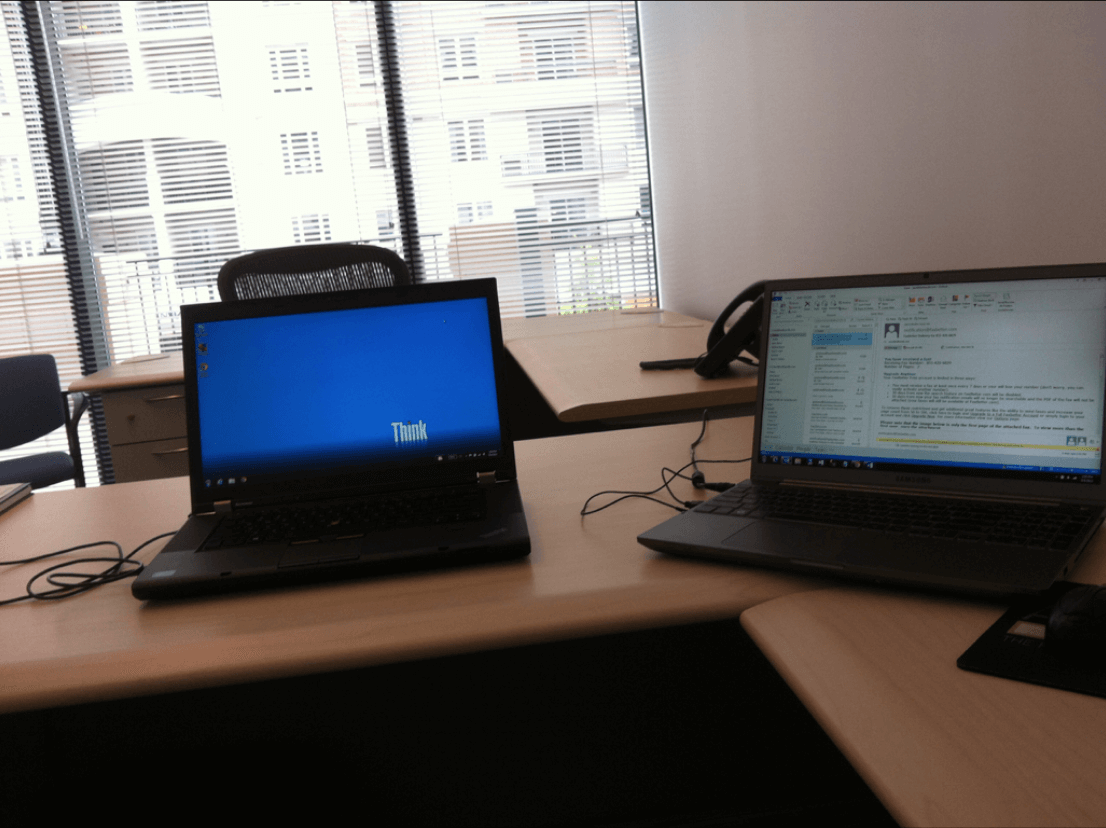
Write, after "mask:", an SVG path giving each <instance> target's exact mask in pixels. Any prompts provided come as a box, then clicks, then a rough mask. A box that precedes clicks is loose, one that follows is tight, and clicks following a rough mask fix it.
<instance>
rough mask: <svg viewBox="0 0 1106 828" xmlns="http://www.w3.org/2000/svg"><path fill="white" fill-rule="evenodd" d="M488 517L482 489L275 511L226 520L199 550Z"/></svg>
mask: <svg viewBox="0 0 1106 828" xmlns="http://www.w3.org/2000/svg"><path fill="white" fill-rule="evenodd" d="M486 514H487V501H486V498H485V496H484V492H483V491H481V490H479V489H440V490H434V491H429V492H407V493H403V494H398V495H389V496H386V497H374V498H371V499H358V500H342V501H336V502H333V503H318V504H309V505H295V506H284V507H274V508H268V509H258V510H251V511H246V512H241V513H237V514H230V515H227V516H226V517H225V518H224V519H223V520H222V521H221V522H220V523H219V525H218V526H217V527H216V529H215V531H214V532H213V533H212V534H211V535H210V536H209V537H208V539H207V541H206V542H205V543H204V545H203V546H202V547H200V548H201V550H206V549H221V548H224V547H230V546H249V545H252V544H258V543H281V542H286V543H289V544H293V545H295V544H308V543H318V542H319V541H327V540H346V539H351V538H360V537H363V536H365V535H366V534H368V533H370V532H380V531H385V530H388V529H399V528H405V527H412V526H434V525H439V524H446V523H464V522H467V521H474V520H482V519H483V518H484V517H485V515H486Z"/></svg>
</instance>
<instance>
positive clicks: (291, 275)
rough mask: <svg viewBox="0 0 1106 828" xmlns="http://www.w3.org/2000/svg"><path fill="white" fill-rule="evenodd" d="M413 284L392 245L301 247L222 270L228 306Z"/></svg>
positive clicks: (260, 254)
mask: <svg viewBox="0 0 1106 828" xmlns="http://www.w3.org/2000/svg"><path fill="white" fill-rule="evenodd" d="M411 283H412V279H411V274H410V272H409V271H408V270H407V265H406V264H405V263H404V261H403V259H401V258H400V257H399V254H397V253H395V252H394V251H392V250H389V249H388V248H386V247H374V246H372V245H367V244H311V245H296V246H295V247H278V248H275V249H272V250H259V251H257V252H256V253H247V254H246V255H244V256H239V257H238V258H236V259H231V260H230V261H229V262H227V263H226V264H224V265H223V266H222V268H221V269H220V270H219V298H220V299H222V300H223V301H224V302H225V301H227V300H230V299H256V298H258V297H261V296H295V295H298V294H304V293H325V292H327V291H332V290H354V289H357V288H372V287H387V286H389V285H409V284H411Z"/></svg>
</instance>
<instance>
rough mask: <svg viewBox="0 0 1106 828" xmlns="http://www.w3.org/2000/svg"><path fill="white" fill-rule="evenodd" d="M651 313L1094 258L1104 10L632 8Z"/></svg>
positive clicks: (1057, 6)
mask: <svg viewBox="0 0 1106 828" xmlns="http://www.w3.org/2000/svg"><path fill="white" fill-rule="evenodd" d="M640 16H641V45H642V58H643V65H644V70H645V93H646V117H647V122H648V129H649V146H650V154H651V159H652V161H651V164H652V176H653V179H652V180H653V205H654V206H653V212H654V217H655V222H656V232H657V251H658V258H659V267H660V280H661V300H662V304H663V306H664V307H666V308H669V309H672V310H677V311H682V312H685V313H692V314H696V315H699V316H704V317H708V318H713V316H714V315H715V314H716V313H717V312H718V311H719V310H721V308H722V306H723V305H724V304H725V302H727V301H728V300H729V299H730V298H732V296H733V295H734V294H735V293H736V292H737V291H738V289H739V288H740V287H742V286H743V285H746V284H748V283H750V282H752V281H755V280H757V279H763V278H783V277H792V276H826V275H832V274H839V273H889V272H904V271H921V270H946V269H952V268H973V267H997V266H1005V265H1030V264H1056V263H1066V262H1087V261H1106V4H1103V3H1086V4H1082V3H1076V4H1072V3H1055V2H1050V3H1037V2H1025V3H961V2H953V3H898V2H891V3H883V2H880V3H826V2H815V3H786V4H777V3H737V2H719V3H714V2H711V3H707V2H694V3H692V2H655V1H654V0H646V2H642V3H641V4H640Z"/></svg>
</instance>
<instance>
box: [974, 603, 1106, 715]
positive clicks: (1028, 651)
mask: <svg viewBox="0 0 1106 828" xmlns="http://www.w3.org/2000/svg"><path fill="white" fill-rule="evenodd" d="M1076 586H1079V585H1078V584H1072V583H1069V582H1067V581H1059V582H1058V583H1057V584H1056V585H1055V586H1053V587H1052V589H1050V590H1049V591H1048V592H1045V593H1043V594H1041V595H1038V596H1034V597H1033V598H1026V599H1024V600H1023V601H1019V602H1018V603H1017V604H1015V605H1014V606H1012V607H1011V608H1010V609H1009V610H1008V611H1007V612H1006V613H1005V614H1004V615H1003V616H1002V617H1001V618H1000V619H999V620H998V621H996V622H995V623H994V624H992V625H991V627H990V629H988V630H987V632H985V633H983V635H981V636H980V637H979V638H978V640H976V642H975V643H974V644H972V646H970V647H969V648H968V649H967V650H966V651H965V652H964V654H963V655H962V656H960V658H958V659H957V660H956V666H957V667H959V668H960V669H961V670H971V671H973V672H976V673H986V674H987V675H990V676H999V677H1001V678H1008V679H1014V680H1015V681H1026V682H1029V683H1030V684H1043V685H1044V686H1046V687H1057V688H1059V689H1061V690H1071V691H1073V692H1075V693H1085V694H1087V695H1089V696H1100V697H1102V698H1106V657H1104V656H1106V642H1103V648H1102V649H1103V652H1100V653H1097V654H1089V655H1088V654H1084V653H1075V654H1073V653H1069V652H1067V651H1064V650H1062V649H1058V648H1057V646H1056V645H1055V644H1052V645H1050V644H1048V643H1046V642H1045V627H1046V625H1047V624H1048V616H1049V613H1050V612H1051V611H1052V607H1053V605H1054V604H1055V603H1056V601H1057V600H1059V598H1060V596H1061V595H1063V594H1064V593H1065V592H1067V591H1068V590H1069V589H1072V588H1073V587H1076Z"/></svg>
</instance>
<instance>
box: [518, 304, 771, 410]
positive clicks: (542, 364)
mask: <svg viewBox="0 0 1106 828" xmlns="http://www.w3.org/2000/svg"><path fill="white" fill-rule="evenodd" d="M710 326H711V323H710V322H705V321H703V320H701V319H695V318H693V317H690V316H683V315H681V314H678V313H672V312H670V311H660V310H650V311H603V312H600V313H588V314H579V315H574V316H548V317H541V318H537V319H505V320H504V321H503V340H504V342H505V343H506V345H507V350H508V351H510V353H511V356H513V357H514V358H515V360H517V362H518V364H519V366H521V368H522V370H523V371H525V372H526V375H527V376H528V377H529V378H530V379H531V380H532V381H533V383H534V385H535V386H536V387H537V389H538V391H539V392H540V393H541V395H542V397H543V398H544V399H545V401H546V402H547V403H548V404H549V407H550V408H551V409H552V410H553V413H554V414H556V416H557V418H558V419H559V420H561V421H562V422H566V423H579V422H585V421H593V420H611V419H618V418H627V417H640V416H643V415H654V414H667V413H670V412H678V411H691V410H696V409H697V410H702V409H703V408H708V407H719V406H748V405H751V403H752V402H753V401H754V400H755V399H756V369H754V368H740V369H738V370H736V371H735V373H734V374H733V375H732V376H728V377H723V378H720V379H710V380H707V379H703V378H702V377H700V376H699V375H698V374H696V373H695V372H694V371H690V370H681V371H642V370H641V368H640V367H639V365H638V363H639V362H641V361H642V360H660V359H678V358H683V357H695V356H698V355H699V354H701V353H703V351H704V350H705V349H706V343H707V333H708V332H709V331H710Z"/></svg>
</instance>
